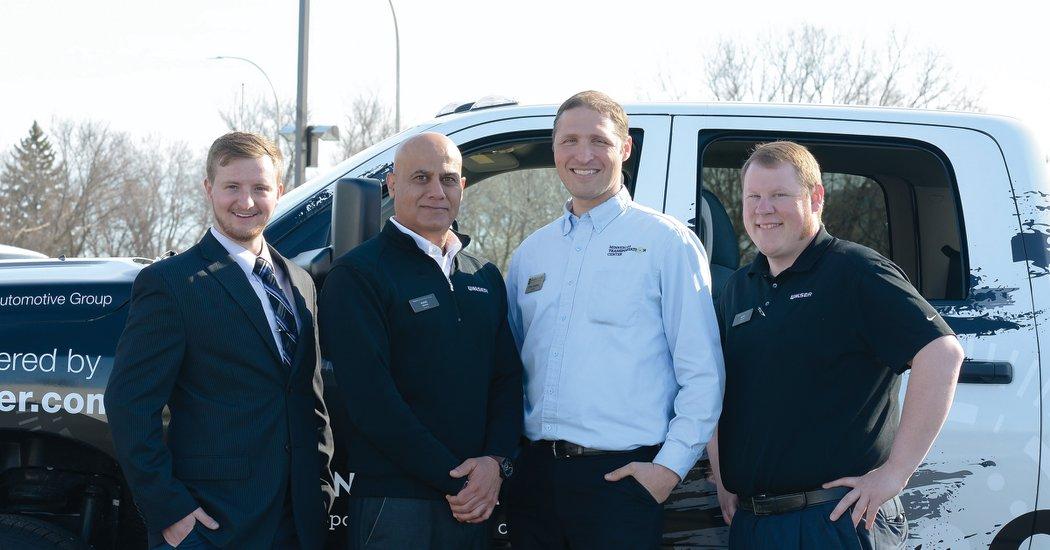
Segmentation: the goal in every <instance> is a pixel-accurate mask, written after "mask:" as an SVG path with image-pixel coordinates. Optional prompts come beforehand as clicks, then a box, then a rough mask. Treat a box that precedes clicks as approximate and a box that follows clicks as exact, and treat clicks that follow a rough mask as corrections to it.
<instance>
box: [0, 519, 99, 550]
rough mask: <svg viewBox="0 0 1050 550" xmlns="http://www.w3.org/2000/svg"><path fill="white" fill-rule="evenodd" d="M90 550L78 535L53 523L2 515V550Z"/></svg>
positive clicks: (0, 529)
mask: <svg viewBox="0 0 1050 550" xmlns="http://www.w3.org/2000/svg"><path fill="white" fill-rule="evenodd" d="M30 548H32V549H33V550H89V547H88V545H87V544H84V542H83V541H81V540H80V539H79V538H77V536H76V535H74V534H73V533H70V532H69V531H67V530H66V529H64V528H62V527H59V526H58V525H55V524H53V523H48V522H46V521H43V520H39V519H36V518H31V517H27V516H17V515H13V514H0V550H29V549H30Z"/></svg>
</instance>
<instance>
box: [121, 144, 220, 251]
mask: <svg viewBox="0 0 1050 550" xmlns="http://www.w3.org/2000/svg"><path fill="white" fill-rule="evenodd" d="M203 157H204V155H203V153H195V152H194V151H192V150H191V149H190V148H189V146H188V145H186V144H185V143H182V142H175V143H169V144H164V143H162V142H161V141H160V140H159V139H157V138H148V139H146V140H143V142H142V143H141V145H140V147H139V150H138V151H137V154H136V157H135V162H134V165H133V168H132V173H130V174H129V175H128V176H129V177H127V178H125V180H124V182H123V189H122V191H121V194H122V195H123V196H125V197H136V199H135V201H134V202H133V203H132V204H129V205H128V206H127V207H125V208H122V209H121V210H120V211H119V212H118V213H117V215H116V219H115V220H114V223H112V224H111V225H110V231H109V232H108V233H107V235H106V237H107V238H106V239H105V242H106V245H105V250H106V252H107V253H108V254H111V255H115V256H146V257H154V256H158V255H160V254H162V253H163V252H165V251H168V250H174V251H179V250H182V249H184V248H186V247H188V246H189V245H191V244H193V242H194V241H195V240H196V239H197V238H199V237H200V235H201V233H203V231H204V229H205V228H206V227H207V226H208V222H209V220H210V211H209V210H208V202H207V201H206V200H205V199H204V192H203V190H202V185H201V183H202V182H203V180H204V158H203Z"/></svg>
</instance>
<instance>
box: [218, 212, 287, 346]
mask: <svg viewBox="0 0 1050 550" xmlns="http://www.w3.org/2000/svg"><path fill="white" fill-rule="evenodd" d="M211 234H212V236H214V237H215V239H216V240H218V241H219V244H221V245H222V246H223V248H225V249H226V251H227V252H229V253H230V257H231V258H233V259H234V261H236V262H237V265H238V266H240V267H241V270H242V271H244V275H245V277H248V282H249V283H250V284H251V285H252V290H254V291H255V295H256V296H258V297H259V302H260V303H262V308H263V313H265V314H266V322H267V323H268V324H269V325H270V332H271V333H272V334H273V340H274V342H277V349H279V350H282V351H284V346H282V345H281V335H280V334H279V333H278V331H277V317H276V316H275V315H274V314H273V306H271V305H270V298H268V297H267V296H266V288H265V287H263V282H262V279H260V278H259V276H258V275H256V274H255V258H257V257H261V258H262V259H264V260H266V261H267V262H268V263H269V264H270V268H271V269H273V274H274V276H275V277H277V283H278V284H279V285H281V291H283V292H284V299H285V300H287V301H288V305H289V306H291V309H292V315H294V316H295V326H296V327H301V326H302V322H301V320H300V319H299V312H298V311H297V310H298V308H296V307H295V299H294V298H293V297H294V296H295V294H293V293H292V285H291V283H290V282H289V281H288V277H287V276H286V275H285V274H284V270H283V269H281V268H280V267H277V266H276V265H274V263H273V258H272V257H270V247H269V245H267V244H266V243H265V242H263V246H262V254H259V255H258V256H256V254H255V253H254V252H252V251H251V250H248V249H247V248H244V247H243V246H241V244H240V243H238V242H237V241H234V240H233V239H231V238H229V237H227V236H226V235H223V234H222V232H221V231H219V230H217V229H215V228H214V227H212V228H211Z"/></svg>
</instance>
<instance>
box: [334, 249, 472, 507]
mask: <svg viewBox="0 0 1050 550" xmlns="http://www.w3.org/2000/svg"><path fill="white" fill-rule="evenodd" d="M385 304H386V302H385V301H384V300H383V298H382V290H381V289H380V288H379V286H378V285H377V284H376V283H374V282H373V280H372V278H370V277H369V276H367V275H366V274H365V273H362V272H361V271H360V270H359V269H357V268H355V267H352V266H348V265H337V266H335V267H333V268H332V270H331V271H330V272H329V273H328V276H327V278H326V280H325V284H324V288H323V289H322V290H321V300H320V304H319V305H318V307H319V311H318V319H319V325H320V331H321V353H322V355H323V356H324V357H326V358H327V359H328V360H330V361H331V362H332V370H333V371H334V373H335V379H336V382H337V383H338V386H339V389H338V392H339V395H340V397H341V398H342V401H343V403H344V405H345V407H346V411H347V413H348V416H349V420H350V421H351V422H353V424H354V426H355V427H356V428H357V429H358V430H359V431H360V432H361V434H362V435H363V436H364V437H365V438H367V439H368V441H369V442H370V443H371V444H372V445H374V446H375V447H376V448H377V449H379V450H380V451H381V452H382V453H383V454H385V455H386V456H387V457H389V458H390V460H391V461H393V462H394V463H395V464H397V465H398V466H399V467H401V468H402V469H404V470H405V472H407V473H408V474H409V475H412V476H415V477H416V478H418V479H420V480H421V481H423V482H424V483H427V484H429V485H431V486H432V487H434V488H436V489H438V490H440V491H441V492H443V493H445V494H449V495H454V494H456V493H458V492H459V490H460V489H461V488H462V487H463V482H462V481H461V480H457V479H454V478H452V477H451V476H450V475H449V471H450V470H452V469H453V468H455V467H456V466H459V464H460V463H461V462H462V460H461V459H459V458H457V457H456V456H455V455H454V454H453V453H452V451H450V450H449V449H448V447H446V446H445V445H444V444H443V443H441V442H440V441H438V439H437V438H436V437H434V435H433V434H432V433H430V430H428V429H427V427H426V426H424V425H423V423H422V422H420V421H419V419H418V418H416V416H415V414H414V413H413V412H412V409H411V408H410V407H409V406H408V403H406V402H405V399H404V398H403V397H402V396H401V393H400V392H399V391H398V389H397V386H396V384H395V383H394V378H393V376H392V375H391V373H390V341H389V336H388V334H389V332H388V324H387V319H386V305H385Z"/></svg>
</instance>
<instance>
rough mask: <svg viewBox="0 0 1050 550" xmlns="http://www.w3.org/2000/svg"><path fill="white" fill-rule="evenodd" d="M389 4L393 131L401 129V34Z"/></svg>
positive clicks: (389, 0) (392, 0)
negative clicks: (392, 63)
mask: <svg viewBox="0 0 1050 550" xmlns="http://www.w3.org/2000/svg"><path fill="white" fill-rule="evenodd" d="M386 2H387V4H390V15H392V16H393V17H394V56H395V60H394V133H397V132H400V131H401V36H400V35H399V34H398V31H397V12H395V11H394V0H386Z"/></svg>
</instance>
